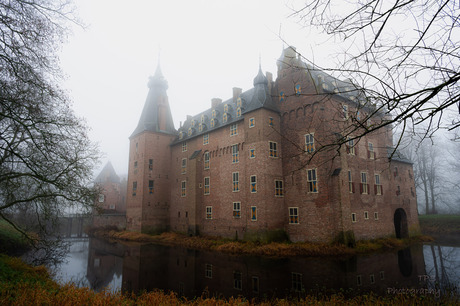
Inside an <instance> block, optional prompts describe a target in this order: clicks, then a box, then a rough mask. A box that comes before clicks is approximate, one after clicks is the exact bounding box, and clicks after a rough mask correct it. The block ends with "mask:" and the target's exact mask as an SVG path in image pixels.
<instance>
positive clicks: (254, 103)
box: [172, 66, 279, 144]
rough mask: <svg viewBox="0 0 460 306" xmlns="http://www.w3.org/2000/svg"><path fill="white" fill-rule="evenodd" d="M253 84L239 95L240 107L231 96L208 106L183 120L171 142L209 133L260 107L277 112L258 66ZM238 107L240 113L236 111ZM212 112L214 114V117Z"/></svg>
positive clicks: (266, 81)
mask: <svg viewBox="0 0 460 306" xmlns="http://www.w3.org/2000/svg"><path fill="white" fill-rule="evenodd" d="M253 84H254V87H253V88H251V89H249V90H247V91H245V92H243V93H241V94H240V95H239V97H238V98H239V99H240V101H241V107H239V106H238V100H237V101H234V100H233V97H232V98H230V99H228V100H225V101H223V102H222V103H219V104H218V105H217V106H216V107H214V108H209V109H207V110H205V111H203V112H201V113H199V114H197V115H195V116H193V117H191V118H189V119H188V120H186V121H185V122H184V124H183V126H182V127H180V128H179V137H178V138H176V140H174V141H173V143H172V144H176V143H180V142H183V141H186V140H188V139H192V138H195V137H197V136H200V135H203V134H206V133H209V132H210V131H213V130H217V129H220V128H222V127H224V126H229V125H231V124H234V123H236V122H238V121H241V120H243V119H244V115H245V114H247V113H249V112H252V111H254V110H257V109H260V108H265V109H269V110H272V111H275V112H279V109H278V106H277V105H276V103H275V101H274V100H273V99H272V97H271V95H270V92H269V89H268V80H267V78H266V76H265V75H264V74H263V73H262V69H261V67H260V66H259V72H258V74H257V76H256V77H255V78H254V82H253ZM239 108H240V113H239V111H238V109H239ZM213 111H214V112H213ZM213 114H215V116H214V117H213ZM224 114H226V116H227V122H223V117H224ZM212 120H214V126H212V125H211V121H212ZM200 125H201V130H200Z"/></svg>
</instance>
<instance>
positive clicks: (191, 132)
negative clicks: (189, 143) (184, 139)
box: [188, 128, 193, 136]
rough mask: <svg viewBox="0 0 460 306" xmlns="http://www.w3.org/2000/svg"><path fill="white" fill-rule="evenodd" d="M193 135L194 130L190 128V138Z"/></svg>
mask: <svg viewBox="0 0 460 306" xmlns="http://www.w3.org/2000/svg"><path fill="white" fill-rule="evenodd" d="M192 135H193V128H189V129H188V136H192Z"/></svg>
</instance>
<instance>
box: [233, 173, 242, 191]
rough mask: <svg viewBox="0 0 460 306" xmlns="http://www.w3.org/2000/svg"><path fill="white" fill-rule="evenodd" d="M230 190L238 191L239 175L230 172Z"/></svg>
mask: <svg viewBox="0 0 460 306" xmlns="http://www.w3.org/2000/svg"><path fill="white" fill-rule="evenodd" d="M232 189H233V192H239V191H240V173H239V172H232Z"/></svg>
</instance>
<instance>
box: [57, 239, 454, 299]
mask: <svg viewBox="0 0 460 306" xmlns="http://www.w3.org/2000/svg"><path fill="white" fill-rule="evenodd" d="M70 241H71V246H70V252H69V253H68V256H67V260H66V261H65V263H63V264H61V265H60V266H57V267H56V268H55V270H54V273H55V279H56V280H58V281H60V282H63V283H64V282H69V281H70V282H74V283H75V284H77V285H79V286H88V287H90V288H92V289H93V290H96V291H99V290H102V289H104V288H109V289H110V290H122V291H129V292H130V291H136V292H137V291H141V290H153V289H155V288H159V289H163V290H165V291H169V290H173V291H175V292H177V293H178V294H179V295H183V296H187V297H189V298H193V297H194V296H201V295H202V294H203V292H206V293H207V294H208V295H209V296H224V297H229V296H238V295H242V296H245V297H247V298H265V297H267V298H272V297H281V298H283V297H286V296H293V295H294V296H295V295H303V294H305V292H306V293H315V292H319V291H321V292H324V291H326V292H331V291H337V290H340V289H341V288H343V289H346V291H347V292H348V293H349V294H356V293H358V292H363V291H374V292H377V293H379V294H396V293H398V292H401V291H402V290H407V289H411V290H417V291H412V293H414V292H415V293H416V294H425V295H426V294H433V295H440V294H443V292H444V291H445V290H448V289H452V288H454V290H457V291H458V289H459V288H460V247H459V246H455V247H453V246H440V245H434V244H433V245H419V246H413V247H411V248H410V249H405V250H402V251H398V252H390V253H385V254H374V255H369V256H357V257H352V258H347V259H337V258H334V259H328V258H306V257H291V258H282V259H274V258H266V257H253V256H233V255H228V254H222V253H216V252H207V251H197V250H189V249H184V248H181V247H171V246H162V245H151V244H150V245H145V244H144V245H141V244H129V245H125V244H121V243H110V242H108V241H105V240H100V239H95V238H86V239H79V240H73V241H72V240H70Z"/></svg>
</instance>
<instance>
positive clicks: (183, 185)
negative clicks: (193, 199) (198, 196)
mask: <svg viewBox="0 0 460 306" xmlns="http://www.w3.org/2000/svg"><path fill="white" fill-rule="evenodd" d="M186 195H187V185H186V182H185V181H182V182H181V197H185V196H186Z"/></svg>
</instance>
